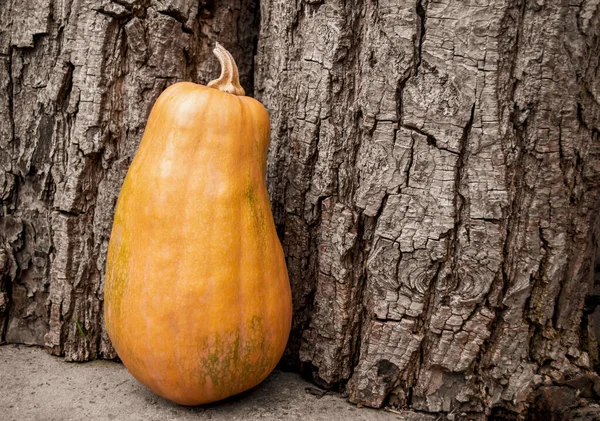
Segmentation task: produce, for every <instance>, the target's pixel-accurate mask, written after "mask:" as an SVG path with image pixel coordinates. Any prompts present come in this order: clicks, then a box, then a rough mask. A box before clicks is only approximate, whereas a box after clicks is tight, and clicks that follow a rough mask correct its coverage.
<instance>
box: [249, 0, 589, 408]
mask: <svg viewBox="0 0 600 421" xmlns="http://www.w3.org/2000/svg"><path fill="white" fill-rule="evenodd" d="M599 33H600V2H599V1H597V0H584V1H582V2H571V3H569V2H564V1H563V2H561V1H557V0H552V1H537V2H535V1H523V0H519V1H517V0H503V1H495V2H492V1H489V2H488V1H471V2H463V1H461V2H457V1H452V2H450V1H436V2H434V1H428V0H417V1H416V2H415V1H413V2H394V1H384V0H379V1H373V0H364V1H357V2H347V1H342V0H332V1H329V0H328V1H297V2H289V1H287V0H267V1H262V2H261V32H260V35H259V48H258V57H257V69H256V80H255V83H256V93H257V97H258V98H259V99H260V100H261V101H263V102H264V103H265V105H266V106H267V108H268V109H269V110H270V112H271V117H272V133H273V136H272V142H273V143H272V148H271V151H270V162H269V168H268V176H269V183H270V184H269V187H270V192H271V195H272V201H273V206H274V212H275V217H276V220H277V223H278V225H279V228H280V233H281V236H282V238H283V243H284V248H285V251H286V254H287V257H288V268H289V271H290V275H291V276H290V278H291V281H292V285H293V291H294V300H295V302H294V304H295V307H294V311H295V321H294V327H293V339H292V342H291V344H290V349H289V354H288V355H289V358H290V360H292V361H293V360H294V358H296V357H298V358H299V361H300V363H301V364H302V365H303V366H304V368H305V369H306V370H307V371H309V372H310V373H311V374H312V376H313V377H314V378H315V380H317V381H318V382H320V383H322V384H325V385H327V386H330V387H340V388H345V389H346V391H347V392H348V394H349V397H350V400H351V401H352V402H356V403H361V404H364V405H369V406H375V407H378V406H381V405H383V404H385V403H386V402H388V403H391V404H396V405H399V406H406V405H411V406H412V407H414V408H416V409H419V410H423V411H432V412H438V411H443V412H448V413H452V414H453V415H454V416H459V415H460V414H462V415H460V416H461V417H467V418H469V417H472V418H480V417H485V416H486V415H493V416H496V417H508V416H509V415H510V414H513V415H515V414H518V413H521V414H522V413H523V411H525V407H526V399H527V398H528V396H530V393H531V392H532V390H533V389H534V388H536V387H537V386H539V385H542V384H545V383H550V382H553V381H559V380H560V379H562V378H564V377H569V376H574V375H577V374H578V373H580V372H585V371H587V370H589V368H590V360H589V356H588V354H587V353H586V352H583V350H584V347H585V346H586V344H584V343H582V342H583V341H582V339H581V320H582V308H583V303H584V298H585V295H586V294H587V293H589V291H590V290H591V287H592V282H593V280H592V279H593V277H592V274H593V260H594V248H595V243H596V238H597V237H595V236H597V234H598V229H597V228H598V225H597V219H598V210H599V209H600V202H599V187H600V138H599V136H600V134H599V131H598V130H599V128H600V105H599V102H600V77H599V72H600V64H599V61H598V57H599V56H600V38H599Z"/></svg>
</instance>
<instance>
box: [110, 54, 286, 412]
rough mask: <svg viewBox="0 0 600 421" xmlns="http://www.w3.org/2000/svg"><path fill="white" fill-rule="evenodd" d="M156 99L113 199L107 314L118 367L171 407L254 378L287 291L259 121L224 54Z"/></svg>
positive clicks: (270, 358) (279, 344)
mask: <svg viewBox="0 0 600 421" xmlns="http://www.w3.org/2000/svg"><path fill="white" fill-rule="evenodd" d="M215 55H216V56H217V58H218V59H219V61H220V63H221V67H222V71H221V76H220V77H219V79H217V80H215V81H213V82H211V83H209V85H208V87H207V86H202V85H197V84H194V83H187V82H182V83H177V84H174V85H172V86H171V87H169V88H168V89H166V90H165V91H164V92H163V93H162V94H161V95H160V97H159V98H158V100H157V101H156V104H155V105H154V107H153V109H152V112H151V113H150V117H149V119H148V124H147V126H146V130H145V133H144V136H143V138H142V142H141V144H140V147H139V150H138V152H137V154H136V156H135V158H134V160H133V162H132V164H131V167H130V168H129V172H128V173H127V177H126V178H125V182H124V184H123V187H122V190H121V193H120V195H119V200H118V203H117V208H116V213H115V219H114V224H113V229H112V234H111V238H110V244H109V247H108V261H107V269H106V286H105V290H104V306H105V313H104V314H105V321H106V328H107V331H108V335H109V337H110V339H111V341H112V343H113V345H114V347H115V349H116V351H117V353H118V355H119V357H120V358H121V360H122V361H123V363H124V364H125V366H126V367H127V368H128V369H129V371H130V372H131V374H133V376H134V377H135V378H136V379H138V380H139V381H140V382H141V383H143V384H144V385H146V386H147V387H148V388H150V389H151V390H152V391H154V392H155V393H157V394H159V395H161V396H163V397H165V398H167V399H170V400H172V401H174V402H177V403H180V404H183V405H197V404H203V403H208V402H213V401H216V400H220V399H223V398H226V397H228V396H231V395H234V394H237V393H240V392H243V391H244V390H247V389H250V388H251V387H253V386H256V385H257V384H258V383H260V382H261V381H262V380H263V379H264V378H265V377H267V375H268V374H269V373H270V372H271V371H272V370H273V368H274V367H275V365H276V364H277V362H278V361H279V359H280V358H281V355H282V353H283V351H284V348H285V345H286V342H287V339H288V335H289V331H290V324H291V312H292V308H291V293H290V285H289V281H288V275H287V269H286V266H285V260H284V256H283V252H282V248H281V244H280V243H279V239H278V237H277V233H276V231H275V225H274V223H273V216H272V214H271V208H270V204H269V197H268V194H267V188H266V184H265V177H266V155H267V149H268V145H269V116H268V114H267V111H266V110H265V108H264V107H263V106H262V104H260V102H258V101H256V100H254V99H252V98H249V97H246V96H244V90H243V89H242V88H241V86H240V85H239V80H238V71H237V67H236V65H235V62H234V61H233V58H232V57H231V55H230V54H229V52H227V50H225V49H224V48H223V47H221V46H220V45H218V44H217V47H216V48H215Z"/></svg>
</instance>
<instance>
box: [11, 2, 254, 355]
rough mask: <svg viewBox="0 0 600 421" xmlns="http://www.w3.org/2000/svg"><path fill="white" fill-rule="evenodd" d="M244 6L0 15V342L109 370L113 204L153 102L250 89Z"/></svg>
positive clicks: (115, 5) (78, 5)
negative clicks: (228, 67)
mask: <svg viewBox="0 0 600 421" xmlns="http://www.w3.org/2000/svg"><path fill="white" fill-rule="evenodd" d="M257 12H258V9H257V5H256V2H255V1H254V0H227V1H219V2H212V1H201V2H198V1H195V0H144V1H140V0H120V1H115V2H112V1H108V0H103V1H97V0H55V1H50V0H46V1H36V2H34V1H20V0H12V1H5V2H3V3H2V5H0V30H1V31H2V32H1V33H0V60H1V62H2V66H1V67H0V72H2V73H1V75H0V81H1V83H2V92H5V93H6V94H5V95H2V97H1V98H2V99H1V100H0V115H1V119H0V199H1V200H2V206H1V208H2V209H1V210H0V211H1V212H2V213H1V218H0V227H1V228H2V229H1V231H0V246H2V247H0V248H1V249H2V251H1V252H0V274H1V276H2V278H1V282H0V338H2V339H4V340H6V341H7V342H15V343H26V344H36V345H45V346H46V347H47V348H48V349H49V350H50V351H51V352H52V353H53V354H56V355H64V356H65V357H66V359H68V360H76V361H83V360H89V359H93V358H98V357H102V358H113V357H115V353H114V350H113V348H112V347H111V345H110V343H109V340H108V338H107V336H106V332H105V330H104V326H103V322H102V291H103V285H104V266H105V260H106V248H107V245H108V238H109V235H110V228H111V225H112V215H113V209H114V206H115V203H116V199H117V195H118V192H119V189H120V186H121V183H122V181H123V178H124V176H125V173H126V171H127V168H128V166H129V163H130V162H131V159H132V158H133V155H134V153H135V150H136V148H137V145H138V144H139V141H140V139H141V135H142V132H143V130H144V125H145V122H146V118H147V116H148V113H149V111H150V108H151V107H152V104H153V103H154V101H155V99H156V98H157V97H158V95H159V94H160V93H161V92H162V91H163V90H164V89H165V88H166V87H167V86H168V85H170V84H172V83H174V82H177V81H180V80H188V81H196V82H200V83H204V84H206V83H207V82H208V81H209V80H210V79H213V78H215V77H216V76H218V74H219V64H218V62H217V60H216V59H215V58H214V57H213V56H212V52H211V50H212V47H213V44H214V41H215V40H217V39H218V40H219V41H220V42H221V43H222V44H223V45H224V46H225V47H226V48H229V49H230V51H231V52H232V53H233V54H234V55H235V56H236V59H237V61H238V65H239V69H240V74H241V79H242V84H243V85H244V87H245V88H246V90H247V91H248V92H250V93H251V92H252V85H253V75H252V69H253V52H254V48H255V45H256V36H257V30H258V15H257Z"/></svg>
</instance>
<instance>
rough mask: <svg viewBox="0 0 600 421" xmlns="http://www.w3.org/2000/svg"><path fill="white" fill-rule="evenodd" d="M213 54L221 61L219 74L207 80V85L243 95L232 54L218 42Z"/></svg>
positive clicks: (244, 93)
mask: <svg viewBox="0 0 600 421" xmlns="http://www.w3.org/2000/svg"><path fill="white" fill-rule="evenodd" d="M213 53H214V55H215V56H217V59H218V60H219V63H221V76H219V78H218V79H215V80H213V81H210V82H208V86H209V87H211V88H215V89H218V90H220V91H223V92H227V93H228V94H233V95H239V96H244V95H246V92H245V91H244V88H242V86H241V85H240V75H239V73H238V68H237V65H236V64H235V60H234V59H233V56H232V55H231V54H230V53H229V51H227V50H226V49H225V48H224V47H223V46H222V45H221V44H219V43H218V42H217V43H216V45H215V49H214V50H213Z"/></svg>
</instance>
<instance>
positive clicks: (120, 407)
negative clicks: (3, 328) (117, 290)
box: [0, 345, 429, 421]
mask: <svg viewBox="0 0 600 421" xmlns="http://www.w3.org/2000/svg"><path fill="white" fill-rule="evenodd" d="M307 388H313V389H310V390H311V391H312V392H313V393H314V392H315V391H318V389H316V388H314V385H312V384H311V383H309V382H307V381H305V380H303V379H302V378H301V377H300V376H299V375H297V374H293V373H286V372H281V371H275V372H273V373H272V374H271V375H270V376H269V378H267V380H265V381H264V382H263V383H262V384H260V385H259V386H257V387H255V388H254V389H252V390H250V391H248V392H245V393H243V394H241V395H238V396H236V397H233V398H230V399H228V400H226V401H223V402H220V403H216V404H211V405H205V406H201V407H191V408H190V407H183V406H179V405H176V404H173V403H171V402H169V401H166V400H164V399H162V398H160V397H158V396H156V395H154V394H153V393H152V392H150V391H149V390H148V389H146V388H145V387H144V386H142V385H141V384H140V383H138V382H137V381H136V380H135V379H134V378H133V377H132V376H131V375H130V374H129V372H128V371H127V370H126V369H125V367H124V366H123V365H122V364H119V363H115V362H111V361H93V362H89V363H67V362H65V361H63V360H62V359H60V358H56V357H52V356H51V355H49V354H47V353H46V352H45V351H44V350H42V349H40V348H32V347H25V346H18V345H3V346H0V420H5V421H30V420H31V421H38V420H39V421H68V420H73V421H80V420H83V421H100V420H116V421H121V420H123V421H138V420H139V421H154V420H156V421H158V420H160V421H167V420H215V421H220V420H227V421H229V420H304V421H309V420H327V421H338V420H365V421H388V420H410V421H417V420H424V419H429V417H424V416H420V415H418V414H412V415H411V414H410V413H402V414H400V413H390V412H387V411H383V410H379V411H378V410H373V409H368V408H357V407H356V406H355V405H352V404H350V403H348V402H346V401H345V400H344V399H342V398H341V397H339V396H336V395H331V394H325V395H323V396H321V397H317V396H315V395H314V394H311V393H308V392H307V390H306V389H307Z"/></svg>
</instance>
